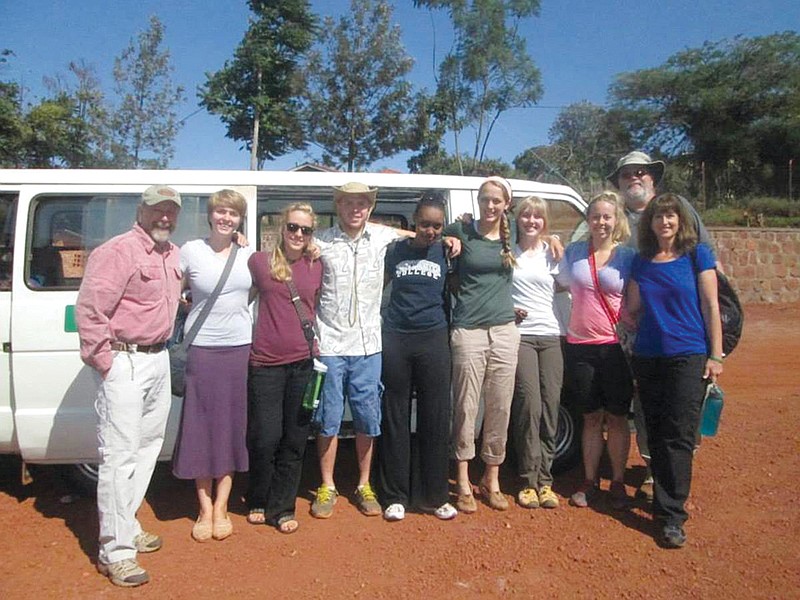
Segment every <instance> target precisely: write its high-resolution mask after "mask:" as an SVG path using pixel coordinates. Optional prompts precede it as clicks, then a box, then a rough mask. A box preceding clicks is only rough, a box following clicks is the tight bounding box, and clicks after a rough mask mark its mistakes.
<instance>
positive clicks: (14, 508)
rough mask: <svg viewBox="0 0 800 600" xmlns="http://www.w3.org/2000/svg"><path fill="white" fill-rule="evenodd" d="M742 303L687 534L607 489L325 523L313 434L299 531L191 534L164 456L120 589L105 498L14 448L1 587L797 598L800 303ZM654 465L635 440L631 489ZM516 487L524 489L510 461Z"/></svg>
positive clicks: (84, 591)
mask: <svg viewBox="0 0 800 600" xmlns="http://www.w3.org/2000/svg"><path fill="white" fill-rule="evenodd" d="M747 319H748V320H747V324H746V330H745V338H744V340H743V342H742V344H741V346H740V347H739V348H738V349H737V351H736V352H735V354H734V355H733V356H732V357H731V358H730V359H729V360H728V361H727V362H726V363H725V373H724V375H723V378H722V379H721V384H722V386H723V387H724V389H725V392H726V395H725V399H726V405H725V410H724V413H723V422H722V425H721V429H720V433H719V435H718V436H717V437H716V438H710V439H706V440H704V442H703V444H702V447H701V450H700V452H699V453H698V455H697V459H696V462H695V477H694V485H693V489H692V497H691V500H690V507H689V510H690V513H691V520H690V521H689V522H688V524H687V533H688V535H689V543H688V544H687V546H686V547H685V548H684V549H682V550H678V551H668V550H662V549H660V548H658V547H657V546H656V544H655V543H654V541H653V538H652V533H653V529H652V525H651V518H650V515H649V513H648V511H647V507H646V506H645V505H644V504H641V503H640V504H637V505H635V506H634V508H632V509H631V510H630V511H627V512H623V513H616V512H614V511H612V510H610V507H607V506H606V504H605V503H603V502H601V503H599V505H598V506H597V507H596V508H590V509H586V510H579V509H575V508H572V507H569V506H567V505H566V501H563V502H562V507H561V508H559V509H557V510H553V511H545V510H534V511H526V510H524V509H521V508H519V507H516V506H514V507H513V508H512V509H511V510H510V511H509V512H507V513H497V512H493V511H491V510H490V509H488V508H487V507H485V506H481V507H480V510H479V511H478V513H477V514H475V515H471V516H470V515H459V516H458V518H456V520H455V521H452V522H439V521H437V520H436V519H435V518H433V517H430V516H424V515H417V514H411V515H409V516H407V517H406V520H405V521H403V522H400V523H391V524H390V523H386V522H384V521H383V520H382V519H380V518H373V519H368V518H366V517H362V516H360V515H359V514H358V512H357V511H356V509H355V507H354V506H353V505H352V504H350V503H349V502H348V501H347V500H346V499H345V498H341V499H340V501H339V504H338V505H337V511H336V514H335V515H334V517H333V518H331V519H330V520H328V521H316V520H314V519H312V518H311V517H310V516H309V515H308V506H309V501H310V493H309V490H310V489H311V488H313V487H314V486H315V485H316V483H317V479H316V475H315V472H316V470H315V467H314V464H313V463H314V460H313V458H314V457H313V452H314V448H313V446H312V447H310V448H309V451H310V453H309V454H310V455H309V460H307V461H306V466H307V468H306V475H305V477H304V487H303V497H301V498H299V499H298V515H299V517H298V518H299V521H300V530H299V531H298V532H297V533H296V534H294V535H291V536H285V535H281V534H279V533H277V532H276V531H274V530H273V529H270V528H267V527H253V526H249V525H247V523H246V522H245V518H244V506H243V505H242V504H241V503H240V502H238V501H237V502H236V503H234V506H233V510H234V515H233V521H234V526H235V531H234V535H233V536H232V537H231V538H229V539H228V540H226V541H224V542H210V543H206V544H202V545H201V544H197V543H195V542H193V541H192V540H191V538H190V537H189V532H190V529H191V525H192V521H193V519H194V518H195V513H194V510H195V505H194V500H193V490H192V487H191V484H188V483H186V482H181V481H177V480H175V479H173V478H172V477H171V475H170V474H169V469H168V468H167V467H166V466H165V465H164V466H162V467H159V469H158V471H157V473H156V477H155V478H154V481H153V484H152V485H151V488H150V493H149V495H148V498H147V502H146V504H145V506H144V507H143V508H142V511H141V512H140V519H141V521H142V522H143V523H144V525H145V526H146V527H147V528H148V529H150V530H152V531H156V532H158V533H160V534H161V535H162V536H163V537H164V540H165V546H164V548H163V550H161V551H160V552H157V553H155V554H149V555H146V556H143V557H141V562H142V564H143V566H144V567H145V568H147V569H148V570H149V572H150V574H151V577H152V581H151V582H150V583H149V584H148V585H146V586H144V587H142V588H138V589H137V590H135V591H129V592H126V591H124V590H120V589H118V588H115V587H113V586H112V585H111V584H110V583H109V582H108V581H107V580H106V579H104V578H103V577H101V576H100V575H98V574H97V573H96V571H95V568H94V559H95V556H96V553H97V542H96V538H97V525H96V512H95V508H94V501H93V500H92V499H91V498H78V499H77V500H76V501H74V502H72V503H69V504H64V503H61V502H60V499H61V498H62V497H63V496H64V495H65V494H67V493H68V492H69V489H68V488H67V486H66V485H65V484H64V483H63V482H62V480H61V479H60V478H59V476H58V473H57V471H56V470H55V469H52V468H45V469H43V470H42V472H41V473H40V474H39V476H38V477H37V479H36V480H35V481H34V483H32V484H30V485H28V486H22V485H21V484H20V483H19V467H20V465H19V462H18V461H16V460H13V459H8V458H5V459H3V460H2V461H0V532H2V538H3V539H2V543H0V597H2V598H5V599H11V598H77V597H81V598H95V597H121V596H122V595H126V596H127V597H133V595H134V594H135V595H136V596H137V597H138V598H188V597H193V598H228V597H239V598H263V597H276V598H326V599H330V598H358V597H371V598H375V597H377V598H420V597H429V598H453V597H463V598H472V597H478V596H520V597H526V598H572V597H579V598H615V599H616V598H644V597H647V598H748V599H751V598H781V599H783V598H800V502H798V500H797V496H796V494H798V486H797V479H798V476H800V373H798V366H799V365H800V360H799V359H798V357H799V356H800V304H798V305H790V306H769V307H768V306H751V307H748V309H747ZM344 450H345V451H346V452H347V454H346V456H347V457H349V456H350V455H351V454H352V452H351V451H350V448H349V447H348V448H345V449H344ZM642 474H643V468H642V467H641V461H640V460H639V459H638V458H636V457H633V456H632V457H631V460H630V463H629V470H628V473H627V477H626V482H627V483H628V486H629V491H630V492H631V493H632V492H633V489H634V487H635V486H636V485H637V484H638V483H639V481H640V480H641V477H642ZM353 477H354V469H353V468H352V463H345V464H343V465H342V468H341V469H340V474H339V476H338V484H339V487H340V491H342V492H349V491H350V490H352V486H353V483H354V480H353ZM579 479H580V473H579V471H577V470H575V471H573V472H570V473H568V474H566V475H563V476H561V477H559V478H558V479H557V482H556V486H555V489H556V492H557V493H558V494H559V495H560V496H561V497H562V499H563V498H564V497H566V496H568V495H569V494H570V493H571V492H572V491H573V489H574V486H575V485H576V483H577V482H578V480H579ZM243 480H244V477H240V478H239V480H238V481H237V485H236V488H237V491H238V495H241V492H242V490H243V485H242V484H243V483H244V481H243ZM504 485H505V489H506V491H507V492H509V493H511V492H515V491H516V488H515V482H514V480H513V477H511V476H510V474H508V473H507V474H506V477H505V480H504ZM606 485H607V484H606Z"/></svg>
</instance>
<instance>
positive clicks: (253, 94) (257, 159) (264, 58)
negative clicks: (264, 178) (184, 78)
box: [198, 0, 317, 169]
mask: <svg viewBox="0 0 800 600" xmlns="http://www.w3.org/2000/svg"><path fill="white" fill-rule="evenodd" d="M248 5H249V6H250V10H251V11H252V12H253V13H254V15H255V17H254V18H253V19H251V21H250V27H249V28H248V30H247V32H246V33H245V36H244V39H243V40H242V41H241V42H240V44H239V46H238V47H237V48H236V51H235V53H234V58H233V60H231V61H226V62H225V65H224V66H223V68H222V69H220V70H219V71H217V72H216V73H208V74H207V75H206V77H207V79H206V83H205V85H204V86H203V87H202V88H201V89H200V90H199V92H198V95H199V97H200V104H201V106H204V107H205V108H206V109H207V110H208V111H209V112H210V113H212V114H216V115H218V116H219V117H220V119H221V120H222V122H223V123H224V124H225V126H226V127H227V129H228V132H227V137H229V138H231V139H233V140H237V141H240V142H242V143H243V146H244V147H245V148H247V149H248V150H250V152H251V157H252V158H253V160H251V168H253V169H255V168H261V167H262V166H263V164H264V162H265V161H266V160H272V159H274V158H276V157H277V156H281V155H283V154H286V153H287V152H291V151H293V150H297V149H301V148H304V147H305V139H304V133H303V126H302V121H301V111H300V105H299V102H298V94H299V92H298V81H297V77H298V72H299V61H300V59H301V58H302V57H303V56H304V55H305V53H306V52H307V51H308V49H309V48H310V47H311V44H312V41H313V37H314V33H315V31H316V27H317V19H316V16H315V15H314V14H313V13H312V12H311V9H310V6H309V3H308V2H307V1H305V0H280V1H274V0H250V1H249V2H248Z"/></svg>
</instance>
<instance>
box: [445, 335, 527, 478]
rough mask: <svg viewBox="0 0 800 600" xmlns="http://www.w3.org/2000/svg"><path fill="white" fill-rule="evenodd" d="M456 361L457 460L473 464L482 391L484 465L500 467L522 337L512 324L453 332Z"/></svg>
mask: <svg viewBox="0 0 800 600" xmlns="http://www.w3.org/2000/svg"><path fill="white" fill-rule="evenodd" d="M450 346H451V352H452V357H453V404H454V406H453V454H454V456H455V459H456V460H471V459H473V458H475V437H476V434H477V433H478V429H477V428H476V426H475V425H476V420H477V418H478V411H479V406H480V400H481V391H483V401H484V413H483V444H482V446H481V459H483V462H484V463H486V464H487V465H499V464H502V462H503V461H504V460H505V457H506V439H507V437H508V420H509V416H510V414H511V398H512V397H513V394H514V374H515V371H516V368H517V351H518V348H519V331H518V330H517V327H516V325H514V323H507V324H505V325H496V326H494V327H480V328H477V329H462V328H458V327H457V328H455V329H453V332H452V333H451V334H450Z"/></svg>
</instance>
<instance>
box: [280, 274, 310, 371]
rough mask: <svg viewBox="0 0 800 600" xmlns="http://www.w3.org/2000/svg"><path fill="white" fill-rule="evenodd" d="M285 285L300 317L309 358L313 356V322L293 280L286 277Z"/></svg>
mask: <svg viewBox="0 0 800 600" xmlns="http://www.w3.org/2000/svg"><path fill="white" fill-rule="evenodd" d="M286 287H288V288H289V296H290V297H291V299H292V304H293V305H294V309H295V311H297V316H298V317H299V319H300V325H301V326H302V328H303V337H304V338H306V342H308V356H309V358H314V323H312V322H311V321H310V320H309V318H308V314H307V313H306V308H305V307H304V306H303V303H302V302H301V300H300V293H299V292H298V291H297V286H296V285H295V284H294V281H292V280H291V279H287V280H286Z"/></svg>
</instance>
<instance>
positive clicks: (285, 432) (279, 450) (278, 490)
mask: <svg viewBox="0 0 800 600" xmlns="http://www.w3.org/2000/svg"><path fill="white" fill-rule="evenodd" d="M311 370H312V362H311V361H310V360H301V361H297V362H293V363H290V364H287V365H279V366H275V367H255V366H251V367H250V375H249V379H248V384H247V450H248V452H249V454H250V487H249V489H248V491H247V505H248V507H249V508H251V509H253V508H263V509H265V512H266V515H267V518H268V519H269V520H270V522H275V521H277V520H278V519H279V518H280V517H282V516H284V515H294V504H295V499H296V498H297V490H298V488H299V486H300V477H301V475H302V471H303V455H304V454H305V451H306V444H307V442H308V435H309V432H310V427H311V423H310V418H309V417H310V415H308V414H307V413H306V411H304V410H303V408H302V406H301V402H302V400H303V391H304V390H305V387H306V383H307V382H308V380H309V378H310V377H311Z"/></svg>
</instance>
